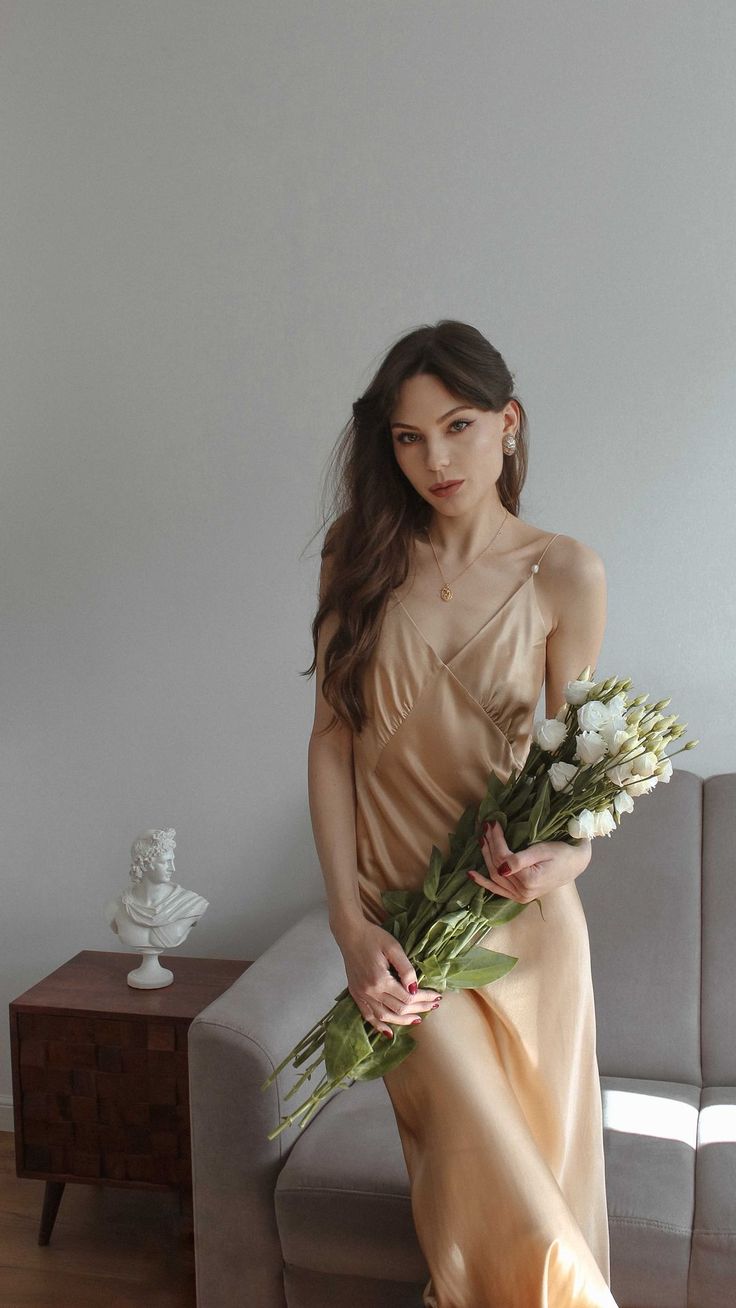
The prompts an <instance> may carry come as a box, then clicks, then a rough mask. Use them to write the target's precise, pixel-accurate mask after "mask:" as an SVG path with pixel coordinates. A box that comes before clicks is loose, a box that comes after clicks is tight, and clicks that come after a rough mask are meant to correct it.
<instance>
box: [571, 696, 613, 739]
mask: <svg viewBox="0 0 736 1308" xmlns="http://www.w3.org/2000/svg"><path fill="white" fill-rule="evenodd" d="M610 721H611V714H610V712H609V709H608V705H607V704H604V703H603V700H602V699H589V700H587V702H586V703H585V704H581V706H580V708H579V709H578V726H579V727H580V730H581V731H597V730H598V728H599V727H603V726H605V725H607V724H608V723H609V722H610Z"/></svg>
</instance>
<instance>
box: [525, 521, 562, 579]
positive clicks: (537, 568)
mask: <svg viewBox="0 0 736 1308" xmlns="http://www.w3.org/2000/svg"><path fill="white" fill-rule="evenodd" d="M560 534H561V533H560V532H559V531H556V532H555V534H554V536H553V537H552V540H548V541H547V544H546V545H545V547H544V549H543V550H542V553H541V554H540V556H539V558H538V559H537V562H536V563H533V564H532V572H539V565H540V563H541V562H542V559H543V558H544V556H545V554H546V553H547V550H548V549H549V547H550V545H551V544H552V541H553V540H557V537H558V536H559V535H560Z"/></svg>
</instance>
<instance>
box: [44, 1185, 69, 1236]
mask: <svg viewBox="0 0 736 1308" xmlns="http://www.w3.org/2000/svg"><path fill="white" fill-rule="evenodd" d="M65 1184H66V1182H64V1181H47V1182H46V1190H45V1192H44V1196H43V1210H42V1212H41V1226H40V1229H39V1232H38V1243H39V1244H48V1242H49V1240H50V1238H51V1232H52V1231H53V1229H54V1222H55V1221H56V1214H57V1213H58V1211H59V1204H60V1203H61V1196H62V1195H63V1193H64V1186H65Z"/></svg>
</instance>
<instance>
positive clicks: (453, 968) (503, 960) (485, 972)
mask: <svg viewBox="0 0 736 1308" xmlns="http://www.w3.org/2000/svg"><path fill="white" fill-rule="evenodd" d="M518 961H519V960H518V958H514V957H513V955H512V954H498V953H496V952H494V950H492V949H482V948H481V947H480V946H478V945H476V946H475V948H473V949H468V950H466V952H465V953H464V954H462V955H461V957H460V958H453V960H452V963H451V964H450V967H449V970H448V973H447V988H448V990H469V989H477V988H478V987H479V986H487V985H489V984H490V982H491V981H497V980H498V978H499V977H502V976H505V975H506V973H507V972H510V971H511V969H512V967H515V966H516V964H517V963H518Z"/></svg>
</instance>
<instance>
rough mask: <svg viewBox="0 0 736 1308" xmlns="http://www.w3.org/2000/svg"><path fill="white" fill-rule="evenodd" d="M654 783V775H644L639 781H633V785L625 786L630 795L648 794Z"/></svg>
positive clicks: (655, 780) (655, 782)
mask: <svg viewBox="0 0 736 1308" xmlns="http://www.w3.org/2000/svg"><path fill="white" fill-rule="evenodd" d="M656 784H657V778H656V777H644V778H643V779H642V780H641V781H635V782H634V783H633V785H631V786H627V787H626V789H627V791H628V793H629V794H630V795H648V794H649V791H650V790H654V787H655V786H656Z"/></svg>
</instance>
